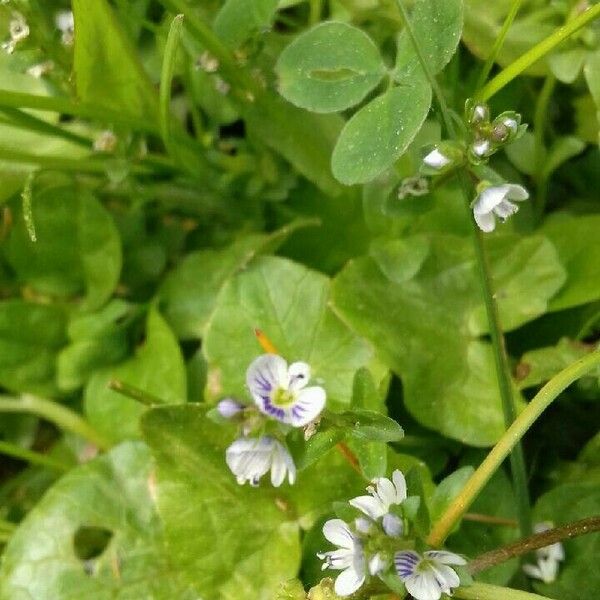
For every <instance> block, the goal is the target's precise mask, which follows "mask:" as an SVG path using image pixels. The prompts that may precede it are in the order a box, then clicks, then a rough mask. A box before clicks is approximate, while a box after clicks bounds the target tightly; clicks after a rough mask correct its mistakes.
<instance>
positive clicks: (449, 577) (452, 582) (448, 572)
mask: <svg viewBox="0 0 600 600" xmlns="http://www.w3.org/2000/svg"><path fill="white" fill-rule="evenodd" d="M430 569H431V571H432V573H434V575H435V579H436V581H437V582H438V584H439V585H440V587H441V588H442V591H443V592H444V593H445V594H449V593H451V592H452V588H455V587H458V586H459V585H460V578H459V577H458V575H457V574H456V572H455V571H454V569H452V568H451V567H449V566H448V565H443V564H441V563H439V562H438V563H435V564H430Z"/></svg>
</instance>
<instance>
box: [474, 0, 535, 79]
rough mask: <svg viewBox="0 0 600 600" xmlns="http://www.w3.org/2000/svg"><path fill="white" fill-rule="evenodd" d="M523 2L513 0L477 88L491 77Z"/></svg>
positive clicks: (480, 75) (482, 70)
mask: <svg viewBox="0 0 600 600" xmlns="http://www.w3.org/2000/svg"><path fill="white" fill-rule="evenodd" d="M522 4H523V0H513V3H512V6H511V7H510V11H509V12H508V14H507V15H506V19H505V20H504V23H503V25H502V29H500V33H498V37H497V38H496V41H495V42H494V45H493V46H492V50H491V52H490V54H489V56H488V57H487V60H486V61H485V64H484V65H483V68H482V69H481V73H480V74H479V79H478V80H477V85H476V86H475V89H476V90H480V89H481V88H482V87H483V86H484V85H485V82H486V81H487V78H488V77H489V75H490V72H491V71H492V67H493V66H494V63H495V62H496V59H497V58H498V54H500V50H501V49H502V46H503V45H504V40H505V39H506V36H507V35H508V30H509V29H510V27H511V25H512V24H513V21H514V20H515V17H516V16H517V13H518V12H519V10H520V8H521V5H522Z"/></svg>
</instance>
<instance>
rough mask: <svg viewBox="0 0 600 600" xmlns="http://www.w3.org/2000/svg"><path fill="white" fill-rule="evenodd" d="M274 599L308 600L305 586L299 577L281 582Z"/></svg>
mask: <svg viewBox="0 0 600 600" xmlns="http://www.w3.org/2000/svg"><path fill="white" fill-rule="evenodd" d="M274 600H306V593H305V592H304V586H303V585H302V582H301V581H300V580H299V579H290V580H289V581H286V582H284V583H282V584H281V586H280V587H279V589H278V590H277V592H276V593H275V598H274Z"/></svg>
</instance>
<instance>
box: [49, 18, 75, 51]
mask: <svg viewBox="0 0 600 600" xmlns="http://www.w3.org/2000/svg"><path fill="white" fill-rule="evenodd" d="M54 22H55V23H56V27H57V28H58V30H59V31H60V32H61V33H62V36H61V38H62V43H63V44H64V45H65V46H70V45H71V44H72V43H73V39H74V37H73V34H74V33H75V17H74V16H73V11H71V10H61V11H59V12H57V13H56V16H55V17H54Z"/></svg>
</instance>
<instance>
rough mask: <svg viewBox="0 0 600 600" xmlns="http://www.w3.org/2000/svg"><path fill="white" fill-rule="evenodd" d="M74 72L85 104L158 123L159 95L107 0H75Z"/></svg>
mask: <svg viewBox="0 0 600 600" xmlns="http://www.w3.org/2000/svg"><path fill="white" fill-rule="evenodd" d="M72 6H73V14H74V16H75V30H76V31H77V35H76V36H75V53H74V69H75V84H76V87H77V96H78V98H79V99H80V100H81V101H82V102H88V103H90V104H94V105H96V106H98V105H100V106H103V107H106V108H109V109H112V110H115V111H119V112H123V113H125V114H128V115H131V116H134V117H138V118H147V119H152V120H153V121H156V120H157V118H158V96H157V94H156V91H155V89H154V87H153V85H152V83H151V81H150V79H149V78H148V75H147V74H146V72H145V71H144V68H143V67H142V65H141V63H140V61H139V59H138V57H137V49H136V47H135V46H134V44H133V43H132V41H131V40H130V38H129V37H128V35H127V34H126V33H125V31H124V30H123V29H122V27H121V24H120V23H119V21H118V20H117V19H116V17H115V14H114V12H113V10H112V8H111V7H110V5H109V4H108V2H107V1H106V0H73V3H72Z"/></svg>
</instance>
